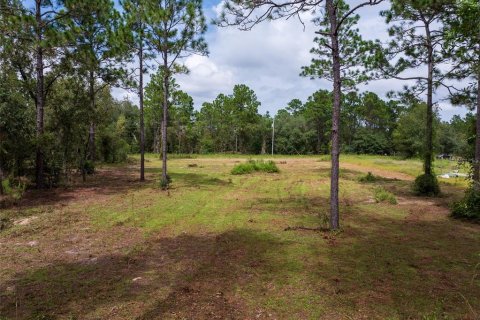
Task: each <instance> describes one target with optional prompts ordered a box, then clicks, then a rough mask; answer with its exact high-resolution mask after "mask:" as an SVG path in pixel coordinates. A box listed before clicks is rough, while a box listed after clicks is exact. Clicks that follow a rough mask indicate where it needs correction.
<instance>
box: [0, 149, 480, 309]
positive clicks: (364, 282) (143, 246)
mask: <svg viewBox="0 0 480 320" xmlns="http://www.w3.org/2000/svg"><path fill="white" fill-rule="evenodd" d="M252 158H253V159H255V160H264V161H268V160H275V161H276V163H277V167H278V169H279V170H281V173H279V174H268V173H264V172H258V173H257V174H246V175H232V174H231V171H232V169H233V168H234V167H235V166H236V165H238V164H239V163H240V164H243V163H244V162H245V161H246V160H247V159H246V157H245V156H240V155H228V156H220V155H214V156H204V155H199V156H195V157H177V158H175V159H173V158H172V159H171V161H170V162H169V174H170V176H171V178H172V183H171V185H170V189H169V190H168V191H162V190H160V188H159V177H160V172H161V169H160V168H161V162H160V160H159V159H158V156H156V155H148V156H147V160H148V161H147V162H146V166H147V182H146V183H145V184H138V183H137V184H133V183H132V181H135V180H134V178H133V175H135V177H136V176H137V174H138V170H137V168H136V167H128V168H126V167H122V166H118V167H114V166H111V167H103V169H108V168H115V169H116V170H125V171H124V174H125V175H129V176H128V179H125V180H122V181H121V182H120V181H118V180H113V185H103V186H102V183H105V182H102V181H96V180H95V181H92V184H93V186H94V188H95V189H93V190H94V192H92V193H89V196H90V198H89V201H85V202H81V201H79V202H72V203H68V201H66V200H62V205H59V206H44V207H41V206H38V207H35V208H31V209H28V210H27V211H25V212H28V215H36V216H38V218H37V220H35V223H32V225H31V226H12V227H10V229H8V230H7V231H4V232H0V242H1V243H2V247H1V248H2V251H1V252H0V267H4V268H0V270H1V272H0V288H3V287H4V284H6V286H9V283H11V282H12V281H14V282H15V283H16V285H17V286H18V288H19V289H18V292H19V297H17V298H18V299H19V300H18V301H19V304H18V305H19V306H20V311H19V312H20V316H19V319H23V318H28V317H27V316H28V314H30V315H32V314H35V312H36V313H37V314H40V313H42V314H46V315H51V318H59V319H63V318H67V316H68V315H73V316H77V317H78V318H86V319H95V318H97V319H107V318H108V319H155V318H158V317H161V318H162V319H179V318H180V319H181V318H188V319H190V318H210V317H212V315H216V316H217V317H219V318H248V319H251V318H257V316H258V318H267V319H268V318H277V319H357V318H368V319H422V318H425V319H431V318H433V319H435V317H437V318H442V319H444V318H445V319H449V318H451V319H461V318H474V317H475V314H474V313H473V312H472V310H471V308H470V306H471V307H472V308H473V310H474V312H476V314H478V313H479V312H480V309H479V307H478V306H479V304H480V283H479V282H478V277H475V274H476V273H478V267H477V269H476V267H475V266H476V265H477V264H478V263H479V262H480V256H479V254H480V229H479V226H478V225H475V224H470V223H466V222H463V221H458V220H454V219H449V218H448V217H447V215H448V214H447V213H445V211H442V209H443V210H444V209H445V208H444V207H445V204H444V203H443V202H442V201H451V200H452V199H453V197H456V196H457V193H458V195H460V196H461V194H462V191H463V189H462V187H461V186H460V185H457V186H449V188H446V190H445V195H444V197H443V198H440V199H426V200H425V199H423V198H417V197H414V196H413V194H412V193H411V189H410V187H409V186H410V181H403V180H394V179H384V178H382V177H381V176H379V175H378V174H372V175H374V176H375V179H371V181H370V182H369V183H368V184H366V183H362V182H360V177H362V176H365V175H366V174H367V173H368V172H369V171H370V172H374V173H375V172H376V171H375V170H379V169H381V170H385V171H386V172H391V173H399V172H400V173H402V172H403V170H405V171H409V170H417V169H415V168H420V169H419V170H421V163H420V162H419V161H414V160H407V161H406V162H403V161H404V160H395V159H394V158H387V157H376V158H375V157H365V156H344V158H342V161H343V163H344V164H345V163H347V164H348V163H352V164H357V166H356V167H355V170H353V169H352V168H348V169H347V168H342V171H341V178H340V208H341V230H340V231H339V232H336V233H331V232H316V231H285V229H286V228H287V227H295V226H303V227H309V228H317V227H327V226H328V220H326V219H327V218H328V213H329V200H328V196H329V191H330V185H329V172H330V168H329V163H328V161H318V157H315V156H308V157H299V156H292V157H281V156H276V157H271V156H257V157H252ZM135 159H137V158H136V157H135ZM239 161H240V162H239ZM397 161H400V162H399V163H397ZM132 163H134V162H131V163H130V165H132ZM357 170H358V171H357ZM403 173H404V172H403ZM118 175H119V174H118ZM412 177H413V176H412ZM91 179H95V177H92V178H91ZM121 183H125V184H126V185H125V186H119V185H120V184H121ZM115 188H118V189H115ZM87 190H88V186H87ZM449 192H454V193H452V194H453V195H452V194H451V193H449ZM372 193H373V194H374V196H375V198H377V197H378V199H379V201H378V202H373V201H371V200H372ZM395 195H398V197H399V200H400V197H402V198H403V199H406V200H408V201H412V202H413V201H415V202H414V203H413V204H408V201H399V204H397V205H395V206H394V205H391V203H393V200H392V199H394V200H396V196H395ZM449 197H452V198H449ZM422 201H425V202H424V203H423V202H422ZM432 201H438V202H435V204H436V205H433V204H432ZM403 202H405V203H407V204H403ZM47 208H48V210H47ZM22 210H23V209H22ZM22 210H18V211H15V210H14V209H11V210H9V211H8V217H11V218H12V220H14V219H17V218H18V217H19V215H22V214H23V213H22V212H23V211H22ZM429 212H430V214H429ZM1 214H4V213H1ZM77 221H80V222H77ZM52 226H55V227H52ZM59 230H63V231H62V232H60V231H59ZM82 230H89V231H88V232H90V233H88V234H87V235H88V236H85V235H84V234H83V233H82V232H86V231H82ZM125 230H128V232H127V233H125ZM122 232H123V233H122ZM137 233H139V234H141V237H139V240H137V242H128V241H130V240H129V239H130V238H135V235H136V234H137ZM92 234H93V235H92ZM48 237H51V240H50V241H51V242H49V243H54V244H55V246H54V247H55V248H65V249H59V250H57V249H55V250H54V251H53V253H52V252H48V254H47V253H45V251H48V248H44V247H40V248H39V249H42V250H37V248H36V247H32V248H30V247H27V248H26V249H25V247H22V246H21V244H22V243H25V242H27V241H30V240H31V239H38V241H39V243H40V245H41V244H42V243H44V242H47V239H50V238H48ZM112 237H113V238H112ZM127 240H128V241H127ZM124 243H126V244H124ZM3 244H5V245H3ZM73 245H75V246H77V247H78V248H79V249H83V250H87V252H88V250H92V251H93V252H94V253H95V254H94V258H98V260H96V261H97V262H96V263H88V261H89V260H87V262H85V261H84V260H81V259H79V260H73V259H69V258H68V257H66V256H65V254H64V253H63V251H64V250H66V248H71V246H73ZM117 247H118V248H117ZM22 248H24V250H23V251H22V250H21V249H22ZM92 248H96V249H95V250H93V249H92ZM27 249H28V250H27ZM9 257H15V261H14V264H8V263H9V261H10V260H11V259H10V258H9ZM86 257H87V258H88V257H89V256H88V255H87V256H86ZM45 261H47V262H45ZM137 277H141V278H142V280H140V281H139V282H138V283H133V282H132V279H134V278H137ZM30 292H33V293H34V294H30ZM112 310H114V311H112ZM232 310H233V311H232ZM234 310H237V311H234ZM235 312H238V314H237V313H235ZM0 314H6V315H7V316H11V318H15V299H14V297H12V296H11V295H2V293H0ZM269 314H270V315H271V316H269Z"/></svg>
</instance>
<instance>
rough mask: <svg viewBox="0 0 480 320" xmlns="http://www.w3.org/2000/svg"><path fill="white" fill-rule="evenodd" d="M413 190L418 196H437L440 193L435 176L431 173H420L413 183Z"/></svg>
mask: <svg viewBox="0 0 480 320" xmlns="http://www.w3.org/2000/svg"><path fill="white" fill-rule="evenodd" d="M413 192H415V194H416V195H419V196H429V197H433V196H438V195H439V194H440V186H439V185H438V180H437V177H435V176H434V175H433V174H422V175H420V176H418V177H417V178H416V179H415V182H414V183H413Z"/></svg>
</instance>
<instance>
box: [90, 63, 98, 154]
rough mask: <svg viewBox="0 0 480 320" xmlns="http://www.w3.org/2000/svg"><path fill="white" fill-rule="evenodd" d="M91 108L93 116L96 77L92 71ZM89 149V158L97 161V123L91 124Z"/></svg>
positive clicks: (92, 122)
mask: <svg viewBox="0 0 480 320" xmlns="http://www.w3.org/2000/svg"><path fill="white" fill-rule="evenodd" d="M89 95H90V108H91V109H92V110H91V112H92V116H93V115H94V113H95V77H94V73H93V71H90V90H89ZM88 149H89V158H90V160H92V161H95V160H96V158H97V152H96V151H97V150H96V147H95V121H94V120H92V121H91V122H90V129H89V135H88Z"/></svg>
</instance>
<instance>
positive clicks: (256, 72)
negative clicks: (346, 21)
mask: <svg viewBox="0 0 480 320" xmlns="http://www.w3.org/2000/svg"><path fill="white" fill-rule="evenodd" d="M387 7H388V5H387V4H386V3H384V4H382V5H381V6H377V7H375V8H364V9H362V10H361V11H360V12H359V13H360V15H361V18H360V22H359V28H360V31H361V33H362V35H363V36H364V37H365V38H367V39H372V40H373V39H377V38H380V39H381V40H383V41H385V40H387V39H388V38H387V31H386V30H387V27H386V26H385V24H384V19H383V18H382V17H380V16H379V12H380V10H384V9H386V8H387ZM220 10H221V7H220V4H218V3H217V4H215V3H213V4H212V5H211V7H210V8H208V9H207V10H206V14H207V16H209V17H215V16H217V15H218V14H219V12H220ZM310 20H311V17H309V16H304V19H303V21H304V23H305V25H302V24H301V23H300V22H299V21H298V19H290V20H276V21H271V22H268V21H265V22H263V23H261V24H259V25H257V26H255V27H254V28H253V29H252V30H251V31H240V30H238V29H236V28H234V27H229V28H219V27H216V26H213V25H210V26H209V31H208V33H207V34H206V41H207V43H208V46H209V51H210V54H209V56H208V57H203V56H190V57H188V58H187V59H186V60H185V61H184V62H185V64H186V65H187V67H188V68H189V69H190V73H189V74H188V75H181V76H178V77H177V82H178V83H179V84H180V86H181V89H182V90H184V91H186V92H188V93H189V94H190V95H192V96H193V98H194V101H195V105H196V107H197V108H199V107H200V106H201V104H202V103H203V102H205V101H212V100H213V99H214V98H215V97H216V96H217V95H218V94H220V93H227V94H228V93H231V91H232V89H233V86H234V85H235V84H246V85H248V86H249V87H251V88H252V89H253V90H254V91H255V93H256V94H257V96H258V98H259V100H260V102H261V103H262V106H261V108H260V111H261V112H262V113H264V112H266V111H269V112H270V113H275V112H276V111H277V110H278V109H279V108H283V107H285V106H286V104H287V103H288V102H289V101H290V100H291V99H293V98H299V99H301V100H302V101H305V100H306V99H307V97H308V96H310V95H311V94H312V93H313V92H315V91H316V90H318V89H328V90H330V89H331V87H332V85H331V83H330V82H328V81H326V80H322V79H317V80H310V79H308V78H303V77H300V76H299V73H300V72H301V67H302V66H305V65H308V64H309V63H310V60H311V58H312V56H311V54H310V53H309V51H310V48H311V47H312V46H313V38H314V37H315V30H316V27H315V26H314V24H313V23H312V22H311V21H310ZM420 72H421V71H420ZM147 81H148V78H147ZM405 84H406V83H405V82H403V81H399V80H393V79H390V80H382V81H374V82H371V83H369V84H367V85H362V86H360V89H361V90H369V91H373V92H375V93H377V94H379V95H380V96H385V94H386V93H387V92H388V91H391V90H401V89H402V87H403V86H404V85H405ZM444 96H445V92H443V91H442V90H440V91H439V95H438V96H437V97H436V98H437V100H441V99H442V98H443V97H444ZM446 105H448V104H447V103H445V102H443V104H442V106H443V108H442V110H443V111H441V115H442V117H443V118H445V119H448V118H450V117H451V116H452V115H453V114H456V113H463V111H462V109H461V108H454V109H453V108H446V107H445V106H446Z"/></svg>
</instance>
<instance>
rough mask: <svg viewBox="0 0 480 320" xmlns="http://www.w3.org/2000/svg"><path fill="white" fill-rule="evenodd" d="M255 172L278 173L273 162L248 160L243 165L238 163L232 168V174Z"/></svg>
mask: <svg viewBox="0 0 480 320" xmlns="http://www.w3.org/2000/svg"><path fill="white" fill-rule="evenodd" d="M255 171H263V172H268V173H275V172H280V170H279V169H278V167H277V165H276V164H275V162H273V161H271V160H270V161H263V160H248V161H247V162H245V163H239V164H237V165H235V167H233V169H232V171H231V173H232V174H248V173H252V172H255Z"/></svg>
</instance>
